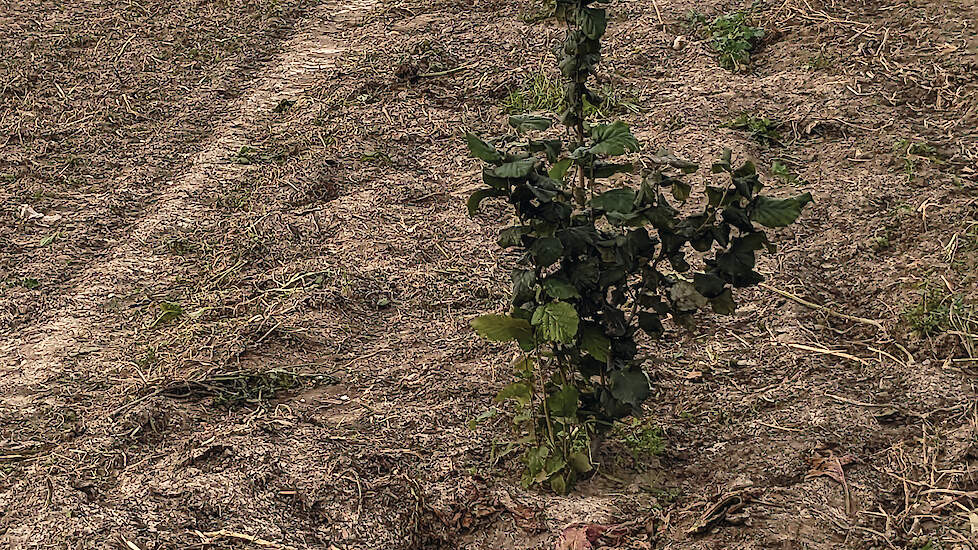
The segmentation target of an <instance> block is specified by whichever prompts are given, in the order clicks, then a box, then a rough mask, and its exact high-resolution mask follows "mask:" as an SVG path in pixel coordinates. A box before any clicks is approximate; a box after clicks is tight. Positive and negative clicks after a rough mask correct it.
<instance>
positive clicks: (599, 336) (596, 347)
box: [581, 325, 611, 363]
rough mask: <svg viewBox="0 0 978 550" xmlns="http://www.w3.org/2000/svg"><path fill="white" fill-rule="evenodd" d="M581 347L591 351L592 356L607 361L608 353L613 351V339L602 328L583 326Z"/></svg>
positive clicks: (603, 361)
mask: <svg viewBox="0 0 978 550" xmlns="http://www.w3.org/2000/svg"><path fill="white" fill-rule="evenodd" d="M581 347H582V348H583V349H584V351H586V352H588V353H590V354H591V357H594V358H595V359H597V360H598V361H601V362H602V363H606V362H607V361H608V354H609V353H611V340H609V339H608V337H607V336H605V334H604V332H603V331H602V330H601V329H600V328H598V327H596V326H593V325H589V326H586V327H581Z"/></svg>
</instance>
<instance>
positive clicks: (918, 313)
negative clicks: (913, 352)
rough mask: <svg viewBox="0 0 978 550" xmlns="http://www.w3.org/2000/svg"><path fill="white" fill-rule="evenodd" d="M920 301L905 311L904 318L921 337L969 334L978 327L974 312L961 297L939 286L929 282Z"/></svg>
mask: <svg viewBox="0 0 978 550" xmlns="http://www.w3.org/2000/svg"><path fill="white" fill-rule="evenodd" d="M919 293H920V299H919V300H918V301H917V303H915V304H913V305H910V306H908V307H907V308H905V309H904V310H903V313H902V314H901V317H902V319H903V321H904V322H905V323H907V325H908V326H909V327H910V329H911V330H913V331H914V332H915V333H917V334H918V335H920V336H924V337H926V336H933V335H935V334H940V333H942V332H945V331H948V330H959V331H961V332H965V333H969V332H973V331H974V327H976V326H978V316H976V314H975V311H974V308H973V307H972V306H971V305H969V304H966V303H965V302H964V298H963V297H962V296H961V295H958V294H952V293H951V292H950V291H948V290H947V289H946V288H944V287H942V286H940V284H939V283H935V282H931V281H928V282H926V283H924V284H923V285H921V287H920V292H919Z"/></svg>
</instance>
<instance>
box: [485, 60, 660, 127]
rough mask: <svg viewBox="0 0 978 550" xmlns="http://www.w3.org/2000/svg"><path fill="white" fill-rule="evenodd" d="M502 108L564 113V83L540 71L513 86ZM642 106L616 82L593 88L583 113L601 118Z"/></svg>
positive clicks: (518, 111) (510, 112)
mask: <svg viewBox="0 0 978 550" xmlns="http://www.w3.org/2000/svg"><path fill="white" fill-rule="evenodd" d="M502 106H503V111H504V112H505V113H506V114H508V115H523V114H526V113H530V112H541V111H542V112H549V113H562V112H563V111H564V110H565V109H566V108H567V105H566V103H565V100H564V85H563V84H562V83H561V82H560V79H558V78H554V77H551V76H549V75H548V74H547V73H545V72H543V71H541V72H538V73H537V74H535V75H534V76H533V78H531V79H529V80H528V81H527V83H526V85H525V86H523V87H522V88H518V89H516V90H513V91H511V92H510V93H509V95H507V96H506V98H505V99H504V100H503V105H502ZM640 110H641V109H640V108H639V107H638V105H637V104H636V103H635V99H634V98H632V97H631V96H630V95H629V94H627V93H626V92H624V91H622V90H620V89H617V88H615V87H614V86H610V85H606V86H603V87H602V88H601V90H600V92H591V93H590V94H589V96H588V97H586V98H584V114H585V115H586V116H593V117H595V118H598V119H606V118H608V117H610V116H612V115H616V114H623V113H637V112H639V111H640Z"/></svg>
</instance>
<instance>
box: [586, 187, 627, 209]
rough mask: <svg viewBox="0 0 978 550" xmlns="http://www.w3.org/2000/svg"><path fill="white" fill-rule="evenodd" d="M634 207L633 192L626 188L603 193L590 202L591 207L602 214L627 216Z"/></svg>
mask: <svg viewBox="0 0 978 550" xmlns="http://www.w3.org/2000/svg"><path fill="white" fill-rule="evenodd" d="M634 205H635V191H634V190H632V189H629V188H627V187H625V188H621V189H612V190H610V191H605V192H604V193H601V194H600V195H598V196H597V197H594V200H592V201H591V207H592V208H594V209H595V210H601V211H604V212H618V213H622V214H627V213H629V212H631V211H632V208H633V207H634Z"/></svg>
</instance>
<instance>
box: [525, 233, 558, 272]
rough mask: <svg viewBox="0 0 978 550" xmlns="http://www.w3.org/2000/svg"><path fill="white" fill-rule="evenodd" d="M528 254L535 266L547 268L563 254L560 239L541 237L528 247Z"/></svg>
mask: <svg viewBox="0 0 978 550" xmlns="http://www.w3.org/2000/svg"><path fill="white" fill-rule="evenodd" d="M530 254H531V255H533V258H534V260H535V261H536V264H537V266H539V267H547V266H550V265H552V264H553V263H554V262H556V261H557V260H559V259H560V257H561V256H562V255H563V254H564V245H562V244H560V239H558V238H556V237H541V238H539V239H537V240H536V241H534V242H533V244H532V245H530Z"/></svg>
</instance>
